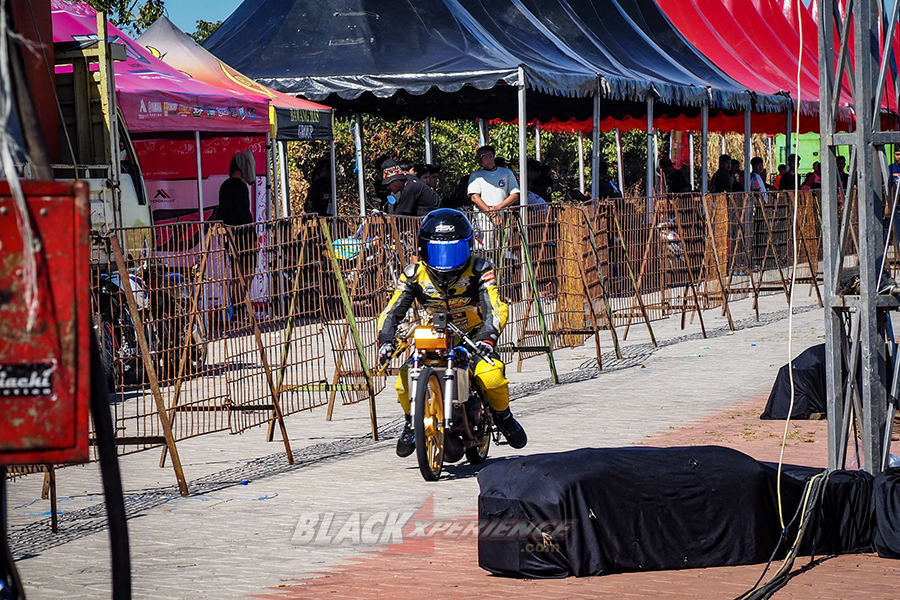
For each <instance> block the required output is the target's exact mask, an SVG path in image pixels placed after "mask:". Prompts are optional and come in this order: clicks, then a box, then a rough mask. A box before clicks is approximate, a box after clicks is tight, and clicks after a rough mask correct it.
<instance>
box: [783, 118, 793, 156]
mask: <svg viewBox="0 0 900 600" xmlns="http://www.w3.org/2000/svg"><path fill="white" fill-rule="evenodd" d="M792 112H793V111H792V110H791V109H790V108H788V109H787V112H786V113H785V114H786V115H787V127H786V128H785V130H784V136H785V137H784V164H787V158H788V156H790V155H791V153H792V151H791V113H792Z"/></svg>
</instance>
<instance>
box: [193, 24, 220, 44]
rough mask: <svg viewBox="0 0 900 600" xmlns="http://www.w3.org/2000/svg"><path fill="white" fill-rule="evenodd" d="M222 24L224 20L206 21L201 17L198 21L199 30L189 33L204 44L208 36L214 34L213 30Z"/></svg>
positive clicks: (199, 42)
mask: <svg viewBox="0 0 900 600" xmlns="http://www.w3.org/2000/svg"><path fill="white" fill-rule="evenodd" d="M221 24H222V21H216V22H215V23H213V22H211V21H204V20H203V19H200V20H199V21H197V31H195V32H194V33H189V34H188V35H189V36H191V37H192V38H194V41H195V42H197V43H198V44H202V43H203V42H205V41H206V38H208V37H209V36H211V35H212V32H213V31H215V30H216V29H218V28H219V25H221Z"/></svg>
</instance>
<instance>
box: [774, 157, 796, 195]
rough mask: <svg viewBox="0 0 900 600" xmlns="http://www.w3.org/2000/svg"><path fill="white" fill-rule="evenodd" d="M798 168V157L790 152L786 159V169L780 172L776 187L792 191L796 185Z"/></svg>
mask: <svg viewBox="0 0 900 600" xmlns="http://www.w3.org/2000/svg"><path fill="white" fill-rule="evenodd" d="M798 168H800V157H799V156H797V155H796V154H791V155H790V156H788V159H787V170H786V171H785V172H784V173H782V174H781V181H780V182H779V184H778V189H779V190H781V191H793V190H794V186H796V185H797V171H796V170H797V169H798Z"/></svg>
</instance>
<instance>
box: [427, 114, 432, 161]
mask: <svg viewBox="0 0 900 600" xmlns="http://www.w3.org/2000/svg"><path fill="white" fill-rule="evenodd" d="M425 162H426V163H428V164H429V165H430V164H431V162H432V161H431V117H425Z"/></svg>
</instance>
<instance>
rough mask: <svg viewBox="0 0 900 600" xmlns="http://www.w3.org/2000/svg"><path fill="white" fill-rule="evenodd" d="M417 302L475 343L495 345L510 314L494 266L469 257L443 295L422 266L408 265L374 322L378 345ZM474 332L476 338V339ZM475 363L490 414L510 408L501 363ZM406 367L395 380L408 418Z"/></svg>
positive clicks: (496, 359) (386, 340)
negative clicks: (447, 318) (444, 316)
mask: <svg viewBox="0 0 900 600" xmlns="http://www.w3.org/2000/svg"><path fill="white" fill-rule="evenodd" d="M416 300H418V301H419V304H420V305H422V306H423V307H424V308H425V311H426V312H428V313H429V314H431V313H434V312H436V311H438V310H440V311H447V312H449V313H450V318H451V320H452V321H453V323H454V325H456V326H457V327H459V328H460V329H462V330H463V331H464V332H465V333H466V335H470V336H471V335H472V334H473V333H475V338H474V339H475V341H479V340H485V341H489V342H491V344H492V345H494V346H496V345H497V340H498V339H499V337H500V332H501V331H503V328H504V327H505V326H506V320H507V317H508V315H509V309H508V307H507V306H506V303H504V302H503V301H502V300H501V299H500V293H499V291H498V290H497V284H496V282H495V281H494V266H493V265H492V264H491V262H490V261H488V260H485V259H483V258H478V257H474V256H473V257H471V258H470V259H469V262H468V264H467V265H466V266H465V268H464V269H463V270H462V272H461V273H460V275H459V277H458V278H457V279H456V281H454V282H453V283H452V284H451V285H450V286H449V287H448V289H446V290H442V289H440V288H439V287H438V285H437V283H436V282H435V281H434V280H433V278H432V277H431V274H430V273H429V272H428V269H426V268H425V267H424V266H423V265H420V264H418V263H413V264H411V265H408V266H407V267H406V268H405V269H404V270H403V274H402V275H401V276H400V282H399V283H398V284H397V289H396V290H395V291H394V295H393V296H392V297H391V300H390V302H388V305H387V307H386V308H385V309H384V311H383V312H382V313H381V316H380V317H378V329H379V332H380V333H379V334H378V345H379V346H380V345H381V344H385V343H389V342H393V341H394V337H395V336H396V334H397V326H398V325H399V324H400V323H401V322H402V321H403V319H404V318H406V313H407V311H408V310H409V309H410V307H411V306H412V304H413V302H414V301H416ZM476 332H477V333H476ZM491 359H492V361H491V362H489V361H487V360H483V359H482V360H479V361H478V362H477V363H476V364H475V381H476V382H477V384H478V386H479V387H480V388H481V389H482V390H484V395H485V397H486V398H487V401H488V404H489V405H490V407H491V408H492V409H493V410H494V411H498V412H499V411H503V410H505V409H507V408H509V381H508V380H507V379H506V373H505V371H506V369H505V366H504V364H503V361H501V360H500V359H499V357H496V355H492V356H491ZM407 370H408V365H403V367H402V368H401V369H400V374H399V377H397V384H396V386H395V388H396V390H397V401H398V402H399V403H400V406H402V407H403V411H404V412H405V413H406V414H407V415H408V414H409V384H408V379H407Z"/></svg>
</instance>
